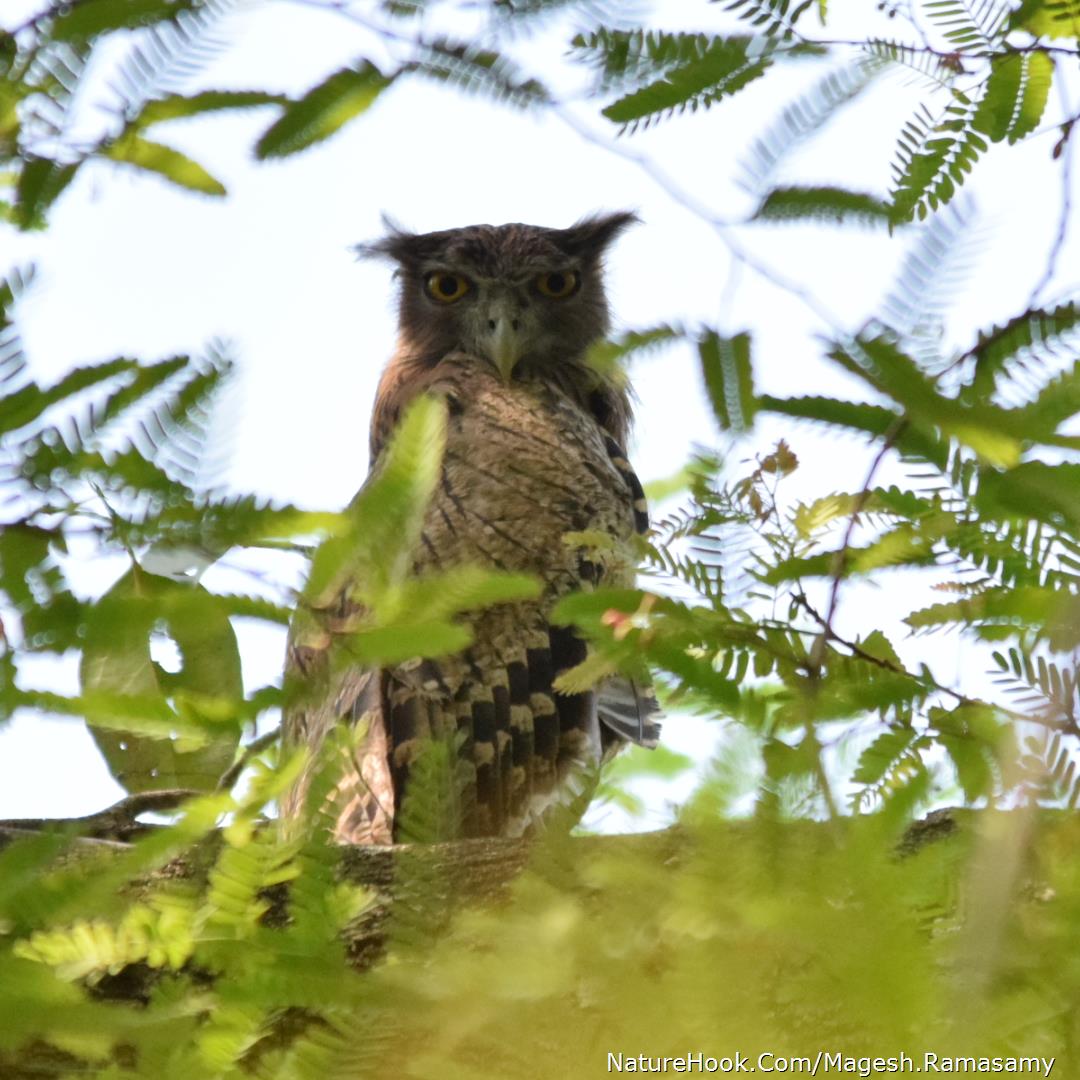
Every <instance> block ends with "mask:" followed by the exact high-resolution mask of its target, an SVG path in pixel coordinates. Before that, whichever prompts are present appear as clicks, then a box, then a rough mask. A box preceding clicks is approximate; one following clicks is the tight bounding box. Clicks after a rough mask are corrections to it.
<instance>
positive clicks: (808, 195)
mask: <svg viewBox="0 0 1080 1080" xmlns="http://www.w3.org/2000/svg"><path fill="white" fill-rule="evenodd" d="M890 209H891V208H890V204H889V203H887V202H885V200H883V199H879V198H877V197H876V196H875V195H867V194H864V193H862V192H858V191H847V190H845V189H844V188H837V187H781V188H773V190H772V191H770V192H769V193H768V195H766V196H765V199H764V200H763V201H762V203H761V206H760V207H758V210H757V213H756V214H754V218H755V219H756V220H758V221H776V222H797V221H808V222H816V223H819V224H823V225H834V224H835V225H842V224H847V223H849V222H850V223H852V224H855V225H887V224H888V223H889V215H890Z"/></svg>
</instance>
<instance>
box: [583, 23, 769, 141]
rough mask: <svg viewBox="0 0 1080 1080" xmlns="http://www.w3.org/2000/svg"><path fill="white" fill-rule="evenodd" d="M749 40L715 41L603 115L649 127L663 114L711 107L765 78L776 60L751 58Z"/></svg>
mask: <svg viewBox="0 0 1080 1080" xmlns="http://www.w3.org/2000/svg"><path fill="white" fill-rule="evenodd" d="M752 41H753V39H752V38H749V37H731V38H714V39H713V40H712V42H711V43H710V44H709V46H708V48H707V49H706V50H705V52H704V53H703V54H702V55H701V56H700V57H696V58H695V59H693V60H689V61H687V62H686V63H683V64H680V65H679V66H678V67H675V68H672V69H671V70H670V71H668V72H667V74H666V75H665V76H664V77H663V78H662V79H659V80H657V81H656V82H653V83H650V84H649V85H648V86H644V87H642V88H641V89H640V90H635V91H634V92H633V93H630V94H627V95H625V96H624V97H621V98H619V99H618V100H617V101H614V102H612V104H610V105H609V106H607V108H606V109H603V110H602V111H603V114H604V116H606V117H607V118H608V119H609V120H610V121H612V123H615V124H623V125H631V130H633V129H634V128H636V127H638V126H639V125H640V126H648V124H649V123H651V122H652V121H653V120H655V119H657V118H659V117H660V116H663V115H668V116H670V115H672V114H673V113H675V112H683V111H684V110H686V109H688V108H689V109H692V110H694V111H696V110H697V109H698V108H705V109H707V108H709V107H710V106H711V105H713V104H715V103H716V102H718V101H720V100H722V99H723V98H726V97H731V96H732V95H733V94H736V93H738V92H739V91H740V90H742V89H743V87H744V86H746V85H747V84H749V83H751V82H753V81H754V80H755V79H757V78H759V77H760V76H762V75H764V74H765V72H766V70H767V69H768V68H769V66H770V65H771V64H772V59H771V58H770V57H769V56H768V55H767V54H766V53H764V52H758V53H757V54H756V55H754V56H750V55H749V48H750V44H751V42H752Z"/></svg>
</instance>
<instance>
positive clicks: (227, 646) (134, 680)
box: [80, 567, 243, 792]
mask: <svg viewBox="0 0 1080 1080" xmlns="http://www.w3.org/2000/svg"><path fill="white" fill-rule="evenodd" d="M159 625H161V626H163V627H165V628H166V629H167V631H168V634H169V637H170V638H171V640H172V641H173V642H174V643H175V646H176V648H177V649H178V650H179V653H180V657H181V667H180V669H179V671H177V672H176V673H175V674H169V673H166V672H164V671H162V670H161V669H160V668H159V667H158V666H157V665H156V664H155V663H154V662H153V660H152V659H151V651H150V647H151V636H152V634H153V633H154V631H155V628H156V627H157V626H159ZM80 679H81V682H82V687H83V693H84V695H85V696H86V697H87V698H88V699H91V700H92V699H93V697H94V696H95V695H104V696H100V697H99V698H98V700H99V702H100V707H101V708H102V709H103V711H104V716H102V715H100V714H99V715H98V716H94V715H90V716H88V720H89V721H90V722H91V725H92V726H91V729H90V732H91V734H92V735H93V736H94V740H95V741H96V742H97V744H98V746H99V747H100V748H101V751H102V753H103V754H104V755H105V758H106V761H107V762H108V763H109V769H110V771H111V772H112V774H113V776H114V777H115V778H116V779H117V781H118V782H119V783H121V784H122V785H123V786H124V787H125V789H126V790H128V791H131V792H135V791H152V790H155V789H162V788H198V789H211V788H213V787H214V786H215V785H216V783H217V781H218V779H219V777H220V776H221V774H222V773H224V771H225V770H226V769H227V768H228V767H229V765H230V764H231V763H232V758H233V752H234V749H235V747H236V745H237V743H238V742H239V738H240V720H241V716H240V715H239V710H238V705H239V703H240V702H242V699H243V685H242V680H241V676H240V654H239V650H238V647H237V643H236V636H235V634H234V633H233V629H232V626H231V625H230V623H229V620H228V616H227V615H226V614H225V611H224V610H223V608H222V606H221V604H220V603H219V601H218V600H217V598H216V597H214V596H212V595H211V594H210V593H208V592H207V591H206V590H205V589H203V588H201V587H200V586H197V585H187V584H179V583H177V582H174V581H170V580H169V579H167V578H159V577H155V576H153V575H151V574H147V573H146V572H145V571H143V570H141V569H140V568H138V567H135V568H134V569H133V570H131V571H129V572H128V573H127V574H125V575H124V576H123V577H122V578H121V579H120V580H119V581H118V582H117V583H116V584H115V585H114V586H113V587H112V589H110V590H109V592H107V593H106V594H105V595H104V596H103V597H102V598H101V600H99V601H98V603H97V604H96V605H95V607H94V609H93V611H92V613H91V614H90V616H89V618H88V620H87V627H86V643H85V646H84V649H83V656H82V662H81V665H80ZM108 695H122V696H123V697H124V698H130V699H131V701H132V704H133V705H135V707H136V709H138V705H137V702H138V701H139V699H145V701H146V703H147V705H149V706H151V707H152V708H153V712H154V713H155V714H156V716H157V718H158V722H159V723H166V722H172V724H173V726H174V727H175V728H176V729H177V730H178V731H179V730H182V729H184V728H188V727H189V726H191V725H194V727H195V728H196V730H198V731H200V732H201V733H202V735H203V739H204V740H205V742H204V745H202V746H197V747H195V748H188V747H185V745H184V739H183V738H181V739H180V740H178V741H169V740H164V739H161V738H160V737H159V738H147V737H145V736H142V735H137V734H134V733H133V730H132V729H134V731H137V730H138V729H139V727H140V725H139V723H138V720H135V721H133V722H126V721H125V718H124V716H123V714H122V712H121V710H120V707H119V702H112V701H110V698H109V697H108ZM143 715H145V716H146V718H147V719H150V716H149V715H148V714H147V713H146V712H145V711H144V712H143ZM114 728H118V729H119V730H112V729H114Z"/></svg>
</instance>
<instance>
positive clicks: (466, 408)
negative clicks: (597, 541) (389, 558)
mask: <svg viewBox="0 0 1080 1080" xmlns="http://www.w3.org/2000/svg"><path fill="white" fill-rule="evenodd" d="M435 389H436V390H438V391H441V392H443V393H445V395H446V397H447V401H448V404H449V421H448V432H447V444H446V454H445V458H444V461H443V470H442V476H441V479H440V484H439V487H438V490H437V491H436V494H435V496H434V498H433V500H432V504H431V506H430V507H429V510H428V514H427V517H426V520H425V528H424V538H423V544H422V547H421V550H420V551H418V553H417V558H418V564H419V565H418V569H437V568H439V567H442V568H444V569H445V568H447V567H448V566H452V565H461V564H464V563H474V564H475V563H479V564H481V565H487V566H493V567H498V568H501V569H505V570H513V571H525V572H529V573H533V574H537V575H540V576H541V577H542V578H543V580H544V581H545V584H546V589H545V593H546V595H547V597H548V598H550V599H553V598H555V597H557V596H561V595H562V594H564V593H566V592H569V591H570V590H572V589H575V588H579V587H580V586H581V585H582V584H583V582H584V581H586V580H588V577H589V570H588V569H587V567H588V565H589V564H588V560H587V558H586V557H585V556H584V555H583V545H582V544H581V543H580V542H575V540H574V538H572V537H571V538H570V539H569V541H568V539H567V534H568V533H579V532H589V533H593V534H597V535H598V536H599V537H602V538H609V539H610V541H611V544H612V553H614V552H615V551H617V550H618V549H619V548H621V547H622V546H623V545H624V544H625V543H626V542H627V541H628V540H629V539H630V537H631V536H633V534H634V509H633V502H634V496H633V493H632V492H631V490H630V488H629V487H628V484H627V481H626V478H625V476H624V475H623V474H622V473H620V471H619V470H618V469H617V468H616V466H615V464H614V463H613V461H612V458H611V455H610V454H609V452H608V448H607V442H606V441H605V434H604V432H603V431H602V430H601V428H600V426H599V425H598V424H597V422H596V420H595V419H594V418H593V417H592V416H591V415H590V414H589V413H588V412H586V411H585V410H584V409H582V408H580V407H579V406H578V405H577V404H576V403H574V402H573V401H571V400H570V399H569V398H567V397H566V396H565V395H564V394H562V393H561V392H560V391H559V390H558V389H557V388H555V387H553V386H550V385H548V384H545V383H542V382H528V383H511V384H510V385H506V384H504V383H503V382H502V381H501V380H500V379H499V378H498V377H497V376H495V375H494V374H493V373H492V374H489V373H488V372H487V371H486V370H483V369H481V370H478V369H477V368H476V367H475V365H471V364H470V365H469V366H468V368H467V369H466V368H465V366H464V365H457V364H454V363H452V362H451V363H449V364H447V373H446V377H445V379H443V380H441V381H440V382H439V383H438V384H436V386H435ZM583 568H584V569H583Z"/></svg>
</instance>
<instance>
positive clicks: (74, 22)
mask: <svg viewBox="0 0 1080 1080" xmlns="http://www.w3.org/2000/svg"><path fill="white" fill-rule="evenodd" d="M196 6H198V0H123V2H122V3H121V2H118V0H78V3H76V4H73V5H71V6H70V7H67V8H66V10H62V11H61V14H60V16H59V17H58V18H57V19H56V21H55V22H54V23H53V25H52V28H51V30H52V36H53V37H54V38H55V39H56V40H57V41H83V40H86V39H88V38H93V37H96V36H97V35H98V34H102V33H107V32H109V31H111V30H129V29H133V28H135V27H139V26H146V25H147V24H148V23H152V22H157V21H158V20H161V19H168V18H174V17H175V16H176V15H177V14H178V13H179V12H181V11H190V10H191V9H192V8H194V7H196Z"/></svg>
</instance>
